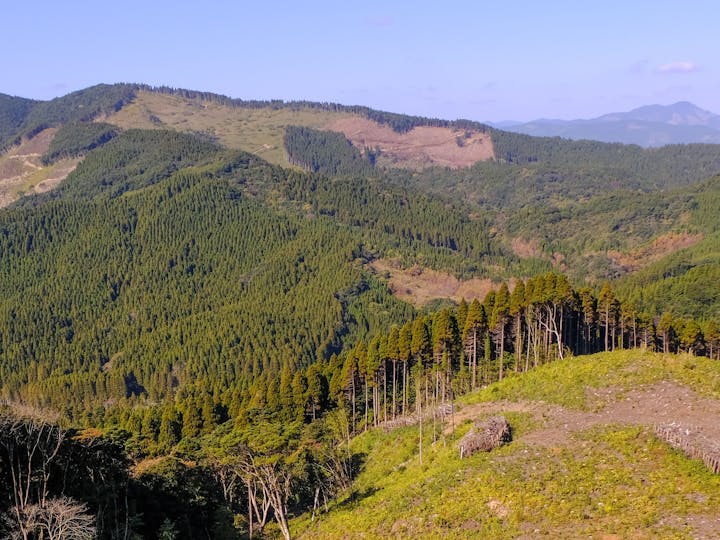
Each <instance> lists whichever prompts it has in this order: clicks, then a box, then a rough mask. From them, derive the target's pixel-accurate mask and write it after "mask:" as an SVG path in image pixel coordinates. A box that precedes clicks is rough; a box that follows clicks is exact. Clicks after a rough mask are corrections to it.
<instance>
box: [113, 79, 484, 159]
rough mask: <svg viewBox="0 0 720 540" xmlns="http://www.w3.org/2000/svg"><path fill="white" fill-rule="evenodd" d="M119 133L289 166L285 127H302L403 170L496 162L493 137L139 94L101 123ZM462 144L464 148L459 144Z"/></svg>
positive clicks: (327, 113) (329, 114) (336, 114)
mask: <svg viewBox="0 0 720 540" xmlns="http://www.w3.org/2000/svg"><path fill="white" fill-rule="evenodd" d="M103 120H104V121H106V122H109V123H111V124H115V125H117V126H119V127H121V128H124V129H128V128H145V129H153V128H166V129H177V130H180V131H199V132H206V133H209V134H212V135H214V136H216V137H217V138H218V139H219V140H220V142H221V143H222V144H224V145H226V146H228V147H230V148H237V149H240V150H245V151H246V152H251V153H253V154H257V155H259V156H261V157H262V158H264V159H266V160H268V161H270V162H271V163H275V164H278V165H284V166H287V165H288V160H287V156H286V154H285V150H284V148H283V142H282V141H283V135H284V133H285V128H286V127H287V126H290V125H301V126H307V127H311V128H315V129H323V130H331V131H338V132H341V133H343V134H344V135H345V136H346V137H347V138H348V139H349V140H350V141H352V143H353V144H354V145H355V146H356V147H358V148H359V149H361V150H362V149H364V148H365V147H369V148H373V149H374V148H380V149H381V150H382V155H381V159H382V163H383V164H386V165H394V166H403V167H412V168H419V167H427V166H431V165H440V166H446V167H453V168H457V167H468V166H470V165H472V164H473V163H475V162H477V161H481V160H486V159H489V158H492V157H493V148H492V142H491V140H490V136H489V135H487V134H485V133H478V132H471V133H469V134H468V135H469V136H466V133H465V131H464V130H453V129H449V128H435V127H418V128H415V129H413V130H411V131H410V132H408V133H396V132H394V131H393V130H392V129H391V128H389V127H387V126H383V125H380V124H377V123H376V122H373V121H371V120H368V119H366V118H364V117H362V116H359V115H355V114H349V113H342V112H331V111H323V110H317V109H299V110H290V109H287V108H283V109H277V110H274V109H271V108H269V107H268V108H263V109H244V108H232V107H228V106H225V105H221V104H218V103H214V102H211V101H203V100H200V99H186V98H183V97H180V96H171V95H167V94H156V93H152V92H139V93H138V97H137V99H136V100H135V101H134V102H133V103H132V104H130V105H127V106H126V107H124V108H123V109H122V110H121V111H119V112H117V113H115V114H113V115H111V116H110V117H108V118H104V119H103ZM458 140H461V143H462V145H459V144H458Z"/></svg>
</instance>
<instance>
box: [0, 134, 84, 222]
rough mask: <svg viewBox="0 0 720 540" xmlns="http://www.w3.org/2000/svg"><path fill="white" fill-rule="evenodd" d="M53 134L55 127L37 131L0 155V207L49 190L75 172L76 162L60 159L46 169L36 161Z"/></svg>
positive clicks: (38, 160) (46, 147) (75, 160)
mask: <svg viewBox="0 0 720 540" xmlns="http://www.w3.org/2000/svg"><path fill="white" fill-rule="evenodd" d="M56 132H57V129H55V128H49V129H46V130H44V131H41V132H40V133H38V134H37V135H36V136H35V137H33V138H32V139H29V140H28V139H26V140H23V141H22V143H21V144H19V145H18V146H14V147H12V148H10V149H9V150H8V151H6V152H5V153H4V154H2V155H0V208H2V207H4V206H7V205H9V204H10V203H12V202H13V201H15V200H17V199H18V198H20V197H21V196H22V195H24V194H27V193H31V192H34V193H42V192H45V191H49V190H51V189H53V188H54V187H55V186H57V185H58V184H59V183H60V182H62V181H63V180H64V179H65V178H66V177H67V175H68V174H70V173H71V172H72V171H73V170H75V167H76V166H77V164H78V162H79V161H80V160H79V159H63V160H60V161H57V162H55V163H53V164H52V165H49V166H45V165H43V164H42V162H41V160H40V158H41V156H42V155H43V154H44V153H45V152H46V151H47V149H48V147H49V146H50V141H52V139H53V137H54V136H55V133H56Z"/></svg>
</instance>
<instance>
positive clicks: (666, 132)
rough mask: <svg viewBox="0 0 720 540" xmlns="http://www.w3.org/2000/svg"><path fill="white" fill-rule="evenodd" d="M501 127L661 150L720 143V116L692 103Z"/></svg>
mask: <svg viewBox="0 0 720 540" xmlns="http://www.w3.org/2000/svg"><path fill="white" fill-rule="evenodd" d="M495 125H497V126H498V127H502V129H506V130H508V131H513V132H516V133H525V134H528V135H533V136H549V137H564V138H568V139H575V140H578V139H588V140H597V141H602V142H619V143H623V144H638V145H640V146H643V147H657V146H664V145H666V144H692V143H711V144H716V143H720V115H717V114H715V113H713V112H710V111H707V110H705V109H701V108H700V107H698V106H696V105H694V104H692V103H690V102H688V101H678V102H676V103H673V104H671V105H657V104H656V105H645V106H642V107H637V108H635V109H632V110H630V111H627V112H613V113H608V114H604V115H601V116H598V117H596V118H590V119H574V120H562V119H556V118H540V119H537V120H532V121H530V122H518V123H516V122H511V121H507V122H499V123H497V124H495Z"/></svg>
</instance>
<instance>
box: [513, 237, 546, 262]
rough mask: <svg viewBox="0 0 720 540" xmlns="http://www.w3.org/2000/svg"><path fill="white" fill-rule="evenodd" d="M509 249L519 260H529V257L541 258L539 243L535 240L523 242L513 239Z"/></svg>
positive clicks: (523, 240) (522, 240) (522, 239)
mask: <svg viewBox="0 0 720 540" xmlns="http://www.w3.org/2000/svg"><path fill="white" fill-rule="evenodd" d="M510 247H511V248H512V251H513V253H514V254H515V255H517V256H518V257H520V258H521V259H529V258H531V257H542V251H541V250H540V246H539V243H538V241H537V240H536V239H531V240H525V239H524V238H519V237H518V238H513V239H512V241H511V242H510Z"/></svg>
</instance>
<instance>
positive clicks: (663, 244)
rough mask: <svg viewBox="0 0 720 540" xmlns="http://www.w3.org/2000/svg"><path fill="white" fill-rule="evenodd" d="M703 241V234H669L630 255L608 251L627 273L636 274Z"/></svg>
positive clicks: (611, 257)
mask: <svg viewBox="0 0 720 540" xmlns="http://www.w3.org/2000/svg"><path fill="white" fill-rule="evenodd" d="M702 239H703V235H701V234H691V233H688V232H682V233H667V234H663V235H661V236H658V237H657V238H656V239H655V240H653V241H652V242H650V243H649V244H646V245H644V246H641V247H639V248H637V249H635V250H633V251H631V252H629V253H621V252H619V251H608V258H609V259H610V260H611V261H612V262H614V263H615V264H617V265H619V266H620V267H622V268H623V269H624V270H625V271H626V272H634V271H636V270H640V269H641V268H644V267H646V266H648V265H649V264H651V263H653V262H656V261H659V260H660V259H662V258H663V257H666V256H668V255H670V254H671V253H674V252H676V251H679V250H681V249H685V248H687V247H690V246H693V245H695V244H697V243H698V242H699V241H700V240H702Z"/></svg>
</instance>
